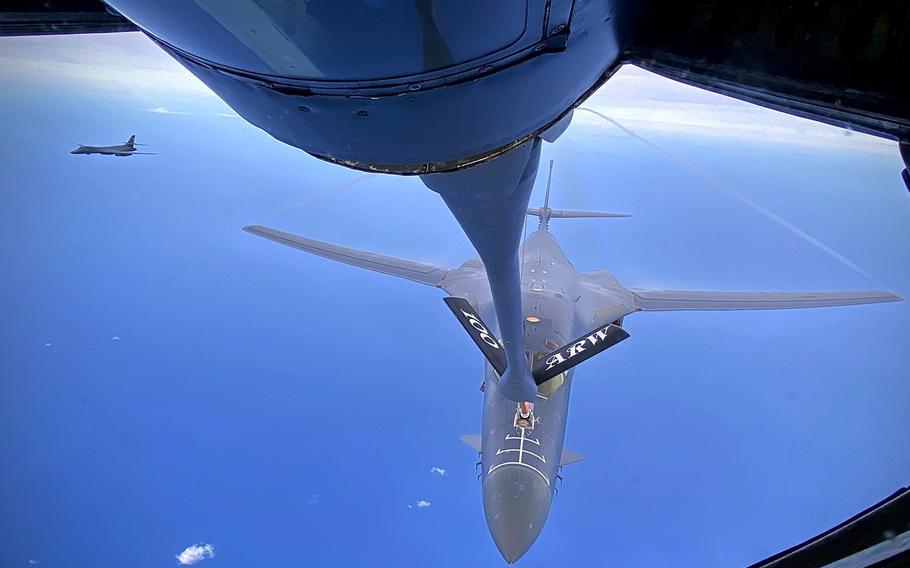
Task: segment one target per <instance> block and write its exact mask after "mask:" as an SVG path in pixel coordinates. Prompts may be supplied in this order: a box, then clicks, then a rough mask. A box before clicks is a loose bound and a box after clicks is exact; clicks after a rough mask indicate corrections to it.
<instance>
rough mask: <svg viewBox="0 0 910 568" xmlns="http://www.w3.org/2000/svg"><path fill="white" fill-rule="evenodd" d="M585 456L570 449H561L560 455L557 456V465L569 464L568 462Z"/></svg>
mask: <svg viewBox="0 0 910 568" xmlns="http://www.w3.org/2000/svg"><path fill="white" fill-rule="evenodd" d="M583 459H585V457H584V456H583V455H581V454H576V453H575V452H573V451H572V450H567V449H565V448H563V449H562V455H561V456H560V457H559V465H560V466H563V465H569V464H570V463H578V462H580V461H581V460H583Z"/></svg>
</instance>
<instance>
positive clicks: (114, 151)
mask: <svg viewBox="0 0 910 568" xmlns="http://www.w3.org/2000/svg"><path fill="white" fill-rule="evenodd" d="M136 146H144V144H136V135H135V134H134V135H132V136H130V139H129V140H127V141H126V142H124V143H123V144H120V145H118V146H83V145H82V144H79V147H78V148H76V149H75V150H73V151H72V152H70V154H104V155H105V156H132V155H133V154H145V155H155V152H138V151H137V150H136Z"/></svg>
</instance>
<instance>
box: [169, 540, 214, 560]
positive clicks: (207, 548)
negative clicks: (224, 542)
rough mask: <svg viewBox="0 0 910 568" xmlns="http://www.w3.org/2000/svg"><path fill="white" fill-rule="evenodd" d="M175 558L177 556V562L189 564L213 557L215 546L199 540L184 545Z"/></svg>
mask: <svg viewBox="0 0 910 568" xmlns="http://www.w3.org/2000/svg"><path fill="white" fill-rule="evenodd" d="M175 558H177V563H178V564H181V565H183V566H189V565H191V564H195V563H197V562H201V561H202V560H206V559H208V558H215V547H214V546H212V545H211V544H206V543H202V542H201V543H199V544H194V545H192V546H188V547H186V549H185V550H184V551H183V552H181V553H180V554H178V555H177V556H176V557H175Z"/></svg>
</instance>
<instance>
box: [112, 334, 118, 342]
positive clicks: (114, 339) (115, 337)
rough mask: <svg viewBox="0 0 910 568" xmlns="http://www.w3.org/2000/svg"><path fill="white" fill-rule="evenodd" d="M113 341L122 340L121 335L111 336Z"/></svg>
mask: <svg viewBox="0 0 910 568" xmlns="http://www.w3.org/2000/svg"><path fill="white" fill-rule="evenodd" d="M111 341H120V336H119V335H115V336H114V337H112V338H111Z"/></svg>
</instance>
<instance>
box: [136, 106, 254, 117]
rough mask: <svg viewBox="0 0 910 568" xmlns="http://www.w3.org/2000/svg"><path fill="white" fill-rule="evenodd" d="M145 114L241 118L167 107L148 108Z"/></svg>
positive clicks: (232, 114) (235, 115)
mask: <svg viewBox="0 0 910 568" xmlns="http://www.w3.org/2000/svg"><path fill="white" fill-rule="evenodd" d="M145 112H153V113H155V114H178V115H186V116H222V117H225V118H240V115H239V114H237V113H232V112H187V111H185V110H171V109H169V108H167V107H166V106H156V107H152V108H147V109H145Z"/></svg>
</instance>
